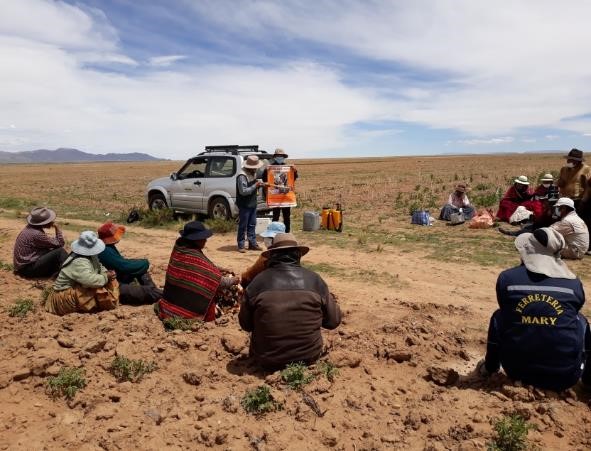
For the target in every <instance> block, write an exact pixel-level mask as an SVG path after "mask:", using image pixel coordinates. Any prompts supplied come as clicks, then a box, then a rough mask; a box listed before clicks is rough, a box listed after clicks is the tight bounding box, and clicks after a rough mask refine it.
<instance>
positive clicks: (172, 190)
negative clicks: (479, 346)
mask: <svg viewBox="0 0 591 451" xmlns="http://www.w3.org/2000/svg"><path fill="white" fill-rule="evenodd" d="M249 155H256V156H258V157H259V158H260V159H261V160H268V159H271V158H272V157H273V156H272V155H271V154H269V153H267V152H266V151H264V150H259V146H236V145H233V146H207V147H206V148H205V152H201V153H200V154H198V155H197V156H195V157H193V158H190V159H189V160H187V162H186V163H185V164H184V165H183V166H182V167H181V168H180V169H179V170H178V171H177V172H173V173H172V174H170V176H169V177H161V178H158V179H156V180H152V181H151V182H150V183H148V187H147V188H146V201H147V202H148V206H149V207H150V209H158V208H171V209H173V210H174V211H178V212H183V213H201V214H206V215H208V216H209V217H210V218H223V219H230V218H233V217H235V216H237V215H238V207H237V206H236V177H237V176H238V174H240V173H241V171H242V169H241V168H242V162H243V161H244V160H245V159H246V158H247V157H248V156H249ZM261 194H262V193H261V192H259V204H258V207H257V212H267V211H268V210H269V208H268V207H267V204H266V203H265V201H264V199H263V197H262V195H261Z"/></svg>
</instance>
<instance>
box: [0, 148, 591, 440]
mask: <svg viewBox="0 0 591 451" xmlns="http://www.w3.org/2000/svg"><path fill="white" fill-rule="evenodd" d="M563 161H564V160H562V159H561V158H560V156H556V155H548V154H544V155H512V156H481V157H413V158H382V159H359V160H320V161H298V162H297V165H298V169H299V171H300V176H301V179H300V180H299V183H298V185H297V186H298V193H299V199H300V204H301V207H300V208H298V209H296V211H295V213H294V214H295V218H294V229H295V233H296V235H297V236H298V239H299V240H300V241H302V242H304V243H306V244H309V245H310V246H311V248H312V250H311V251H310V253H309V254H308V255H306V257H304V262H305V264H306V265H307V266H308V267H310V268H312V269H314V270H316V271H318V272H319V273H320V274H321V275H322V276H323V277H324V278H325V280H326V281H327V283H328V284H329V286H330V288H331V290H332V291H333V292H334V293H335V294H336V295H337V296H338V299H339V303H340V305H341V308H342V310H343V312H344V321H343V323H342V325H341V326H340V327H339V328H338V329H336V330H335V331H327V332H326V333H324V338H325V345H326V348H327V355H326V356H325V357H324V359H325V360H329V361H331V362H333V363H334V364H335V365H337V366H338V367H339V373H338V374H337V375H336V377H335V378H334V380H333V381H332V382H329V381H328V380H327V379H326V378H324V376H321V375H318V376H317V377H316V378H315V380H313V381H312V382H311V383H310V384H308V385H306V386H305V387H304V392H305V394H306V395H307V396H308V397H311V398H312V399H314V400H315V401H316V403H317V405H318V408H319V410H318V411H317V412H315V411H314V410H313V409H312V408H311V407H310V405H309V403H307V402H305V400H304V399H308V400H309V398H307V397H306V396H304V395H303V394H302V393H300V392H297V391H293V390H291V389H289V388H288V387H287V386H286V385H285V384H284V383H282V382H281V380H280V378H279V375H278V373H275V374H264V373H262V372H260V371H259V370H258V369H257V368H256V367H255V366H253V365H252V362H251V361H250V360H249V359H248V356H247V348H248V336H247V334H245V333H243V332H241V331H240V329H239V326H238V324H237V320H236V318H235V317H234V316H232V315H227V316H224V317H222V320H221V321H217V324H215V325H213V324H211V325H206V326H205V327H203V328H202V329H201V330H199V331H197V332H180V331H174V332H166V331H165V330H164V328H163V327H162V324H161V323H160V321H159V320H157V318H156V317H155V315H154V313H153V311H152V308H151V306H143V307H129V306H122V307H120V308H118V309H117V310H115V311H110V312H102V313H99V314H95V315H77V314H75V315H69V316H66V317H55V316H52V315H50V314H48V313H45V312H44V311H43V310H42V308H41V307H40V306H39V303H40V301H41V296H42V289H43V287H44V286H45V285H47V283H48V282H46V281H36V282H31V281H26V280H23V279H21V278H18V277H15V276H14V275H13V274H12V272H11V271H10V267H9V264H10V263H11V260H12V245H13V242H14V238H15V237H16V234H17V233H18V231H19V230H20V229H21V228H22V226H23V224H24V220H23V215H24V213H25V212H26V211H27V210H28V209H29V208H30V206H31V205H34V204H37V203H39V204H46V205H49V206H51V207H53V208H55V209H56V210H57V212H58V218H59V222H60V223H61V224H62V225H63V227H64V230H65V233H66V235H67V240H68V241H71V240H73V239H74V238H75V237H76V236H77V234H78V233H79V232H80V231H81V230H84V229H89V228H90V229H93V228H96V227H97V226H98V225H99V224H100V222H101V221H102V220H104V219H105V218H107V217H110V218H115V219H118V218H120V217H121V215H122V214H125V212H126V211H127V210H128V209H129V208H130V207H132V206H134V205H142V204H143V197H142V195H143V189H144V187H145V184H146V182H147V181H148V180H150V179H152V178H154V177H156V176H160V175H165V174H168V173H170V172H171V171H173V170H175V169H177V168H178V167H179V166H180V164H179V163H178V162H160V163H141V164H138V163H113V164H72V165H12V166H11V165H4V166H0V179H1V180H2V184H1V186H2V188H0V210H1V211H0V268H1V269H0V318H1V319H2V322H3V324H4V325H3V327H2V328H1V329H0V349H1V350H2V353H3V359H2V362H0V405H2V406H3V408H2V409H1V410H0V425H1V426H0V449H7V450H37V449H48V450H49V449H72V450H95V449H104V450H118V449H122V450H130V449H146V450H162V449H204V448H206V447H212V448H215V449H220V450H242V449H255V450H280V449H285V450H303V449H311V450H316V449H340V450H351V451H356V450H373V449H376V450H377V449H401V450H444V449H449V450H481V449H486V444H487V442H488V441H490V439H491V437H492V433H493V432H492V425H491V424H492V423H493V422H494V420H495V419H496V418H499V417H502V416H503V415H507V414H511V413H514V412H517V413H519V414H520V415H522V416H523V417H525V418H526V419H527V420H528V421H529V422H530V423H532V424H535V425H536V430H532V431H530V432H529V435H528V437H529V439H530V440H531V442H532V443H533V444H535V445H537V446H538V447H539V448H540V449H548V450H571V449H572V450H588V449H591V408H590V404H589V403H590V395H589V394H588V393H585V392H584V391H583V390H582V388H581V387H580V385H577V386H576V387H575V388H574V389H572V390H569V391H568V392H566V393H561V394H556V393H552V392H544V391H540V390H534V389H532V388H530V387H524V386H520V385H518V384H517V385H516V384H514V383H512V382H511V381H510V380H508V379H507V378H506V377H505V376H503V375H502V374H501V375H496V376H494V377H493V378H491V379H489V380H486V381H479V380H476V379H474V378H471V377H470V376H469V373H470V372H471V371H472V369H473V368H474V366H475V364H476V362H478V360H479V359H480V358H481V357H482V356H483V353H484V350H485V343H486V329H487V326H488V318H489V317H490V315H491V313H492V312H493V311H494V310H495V308H496V299H495V292H494V287H495V281H496V277H497V275H498V273H499V271H501V270H502V269H504V268H507V267H510V266H513V265H516V264H518V262H519V257H518V255H517V252H516V251H515V250H514V248H513V247H512V242H511V240H510V239H509V238H507V237H505V236H503V235H501V234H500V233H499V232H498V231H497V230H494V229H490V230H480V231H477V230H470V229H468V228H467V227H465V226H464V225H461V226H457V227H448V226H446V225H445V224H441V223H439V222H436V224H435V225H434V226H433V227H420V226H411V225H410V224H409V222H410V217H409V215H408V212H409V210H410V209H411V208H412V207H413V206H416V205H419V206H424V207H428V208H430V209H431V211H432V214H433V216H436V215H437V214H436V211H437V208H435V207H434V206H435V205H437V206H439V205H440V204H441V203H442V202H443V201H444V200H445V199H446V197H447V195H448V194H449V191H450V190H451V189H452V187H453V185H454V183H457V181H466V182H468V184H469V186H470V187H471V192H470V193H469V194H470V197H471V198H473V199H474V200H475V201H477V203H479V204H481V205H489V204H491V203H492V202H493V201H495V200H496V195H497V192H498V191H499V190H500V191H502V190H504V189H505V188H506V186H507V180H510V179H511V178H512V177H515V176H517V175H520V174H521V173H525V174H527V175H528V176H530V177H534V178H536V177H537V176H538V175H540V174H541V173H544V172H548V171H552V172H554V173H556V172H557V171H558V169H559V167H560V165H561V164H562V163H563ZM336 202H341V203H342V204H343V206H344V209H345V230H344V231H343V233H342V234H337V233H334V232H322V231H321V232H314V233H305V232H302V231H301V222H302V221H301V216H302V211H304V210H309V209H319V208H320V207H321V206H322V205H325V204H327V205H330V204H334V203H336ZM107 214H108V216H106V215H107ZM179 225H180V224H172V225H171V226H169V227H163V228H155V229H154V228H144V227H142V226H141V225H132V226H130V227H129V228H128V233H127V234H126V236H125V237H124V239H123V241H122V242H121V243H120V245H119V248H120V250H121V251H122V252H123V253H124V254H126V255H127V256H130V257H140V256H147V257H148V258H149V259H150V261H151V262H152V273H153V277H154V279H155V280H156V282H157V283H163V280H164V273H165V270H166V265H167V261H168V257H169V253H170V250H171V248H172V244H173V241H174V239H175V237H176V231H175V230H176V229H178V228H179ZM234 244H235V239H234V235H233V234H218V235H215V236H214V237H213V238H212V239H211V240H209V241H208V246H207V249H206V253H207V255H208V256H209V257H210V258H211V259H212V260H213V261H214V262H216V263H218V264H219V265H220V266H225V267H230V268H232V269H234V270H235V271H236V272H239V271H241V270H242V269H243V268H245V267H246V266H247V265H249V264H250V263H252V262H254V260H255V259H256V255H255V254H254V253H252V254H251V253H248V254H239V253H237V252H235V251H234ZM590 262H591V257H589V258H587V259H585V260H583V261H581V262H577V263H574V264H572V265H571V268H572V269H573V270H574V271H575V272H576V273H577V274H578V275H579V276H580V277H581V278H582V280H583V283H584V284H585V285H588V284H589V283H591V278H590V277H589V274H590V271H589V270H590V269H591V264H590ZM25 298H30V299H33V300H34V301H35V303H36V305H37V307H36V309H35V311H34V312H32V313H29V314H28V315H27V316H25V317H24V318H18V317H10V316H9V315H8V313H7V309H8V308H9V307H10V306H12V305H14V303H15V302H16V300H17V299H25ZM584 311H585V313H586V314H588V315H590V314H591V310H590V309H589V307H588V306H587V307H586V308H585V310H584ZM115 356H125V357H128V358H132V359H143V360H145V361H147V362H152V361H153V362H155V363H156V364H157V369H156V370H155V371H154V372H152V373H150V374H147V375H146V376H145V377H144V379H142V380H141V381H139V382H137V383H132V382H118V381H117V380H116V379H115V378H114V377H113V376H112V375H111V374H110V373H109V371H108V369H109V366H110V365H111V362H112V361H113V359H114V358H115ZM63 366H73V367H81V368H84V371H85V374H86V380H87V385H86V387H85V388H83V389H82V390H80V391H79V392H78V393H77V394H76V395H75V397H74V398H73V399H72V400H70V401H66V400H64V399H60V398H58V399H52V398H51V397H50V396H49V395H48V394H47V393H46V381H47V379H48V378H49V377H50V376H52V375H56V374H57V373H58V372H59V370H60V368H61V367H63ZM312 371H313V372H315V371H316V369H314V368H312ZM454 372H457V373H459V375H460V377H459V379H458V380H453V379H454V378H453V377H452V376H453V375H454V374H455V373H454ZM262 384H268V385H269V386H270V387H271V392H272V394H273V395H274V397H275V398H276V399H277V400H279V401H281V402H283V409H282V410H279V411H277V412H272V413H268V414H266V415H264V416H261V417H255V416H252V415H249V414H247V413H246V412H245V411H244V410H243V409H242V407H241V406H240V399H241V398H242V396H243V395H244V394H245V392H246V391H247V390H249V389H252V388H255V387H258V386H260V385H262Z"/></svg>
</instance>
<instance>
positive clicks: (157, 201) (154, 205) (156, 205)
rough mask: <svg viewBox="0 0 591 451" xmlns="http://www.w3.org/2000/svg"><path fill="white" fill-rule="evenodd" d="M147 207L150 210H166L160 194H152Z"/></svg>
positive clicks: (166, 206) (164, 200) (164, 201)
mask: <svg viewBox="0 0 591 451" xmlns="http://www.w3.org/2000/svg"><path fill="white" fill-rule="evenodd" d="M148 205H149V207H150V210H161V209H163V208H168V205H166V199H165V198H164V196H163V195H162V194H160V193H157V194H152V195H151V196H150V202H149V204H148Z"/></svg>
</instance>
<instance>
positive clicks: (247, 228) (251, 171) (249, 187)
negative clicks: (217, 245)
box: [236, 155, 264, 252]
mask: <svg viewBox="0 0 591 451" xmlns="http://www.w3.org/2000/svg"><path fill="white" fill-rule="evenodd" d="M262 166H263V163H262V161H260V160H259V157H257V156H256V155H249V156H248V157H247V158H246V161H245V162H244V163H243V164H242V170H243V173H242V174H240V175H239V176H238V177H236V205H237V206H238V237H237V241H238V252H246V249H245V247H244V245H245V239H244V235H246V237H247V240H248V248H249V249H250V250H255V251H262V250H263V249H262V248H261V247H260V246H259V245H258V244H257V237H256V234H255V229H256V225H257V189H258V188H259V187H260V186H264V183H263V182H262V181H261V180H258V179H257V178H256V171H257V170H258V169H260V168H261V167H262Z"/></svg>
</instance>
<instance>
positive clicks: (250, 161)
mask: <svg viewBox="0 0 591 451" xmlns="http://www.w3.org/2000/svg"><path fill="white" fill-rule="evenodd" d="M261 166H263V162H262V161H261V160H259V157H257V156H256V155H249V156H248V157H246V160H244V163H242V167H243V168H244V169H259V168H260V167H261Z"/></svg>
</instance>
